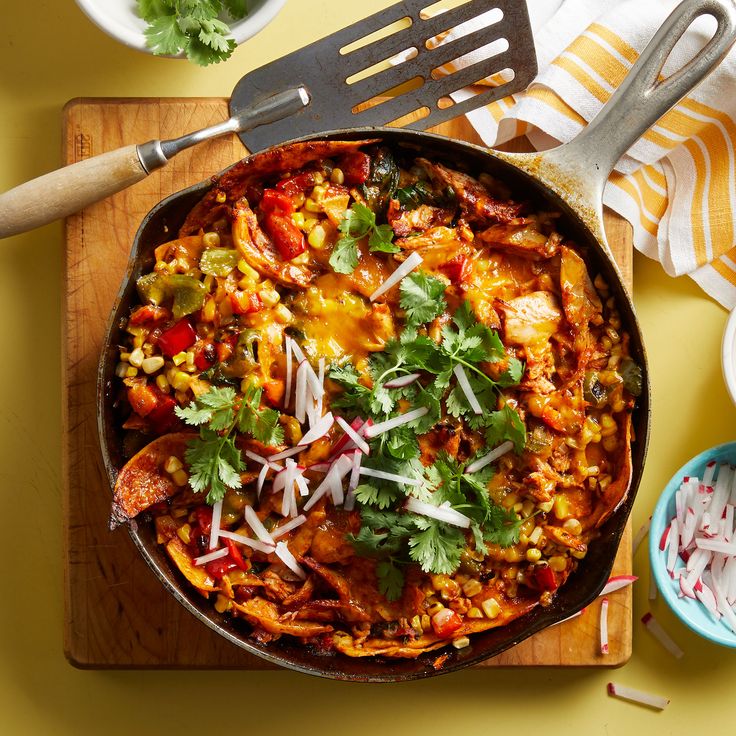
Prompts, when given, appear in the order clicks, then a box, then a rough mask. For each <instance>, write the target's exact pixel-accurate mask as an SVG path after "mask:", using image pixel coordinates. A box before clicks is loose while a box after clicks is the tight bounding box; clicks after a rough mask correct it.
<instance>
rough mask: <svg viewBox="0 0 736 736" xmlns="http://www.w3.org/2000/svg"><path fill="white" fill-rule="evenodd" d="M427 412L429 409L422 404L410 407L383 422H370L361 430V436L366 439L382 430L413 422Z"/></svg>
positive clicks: (380, 432) (382, 431)
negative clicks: (413, 407)
mask: <svg viewBox="0 0 736 736" xmlns="http://www.w3.org/2000/svg"><path fill="white" fill-rule="evenodd" d="M428 412H429V409H428V408H427V407H426V406H422V407H420V408H419V409H412V410H411V411H407V412H405V413H404V414H399V415H398V416H396V417H393V418H391V419H387V420H386V421H385V422H379V423H378V424H372V425H371V426H370V427H368V428H367V429H366V430H365V431H364V432H363V436H364V437H367V438H368V439H372V438H373V437H378V435H379V434H383V433H384V432H388V431H389V430H392V429H395V428H396V427H400V426H401V425H402V424H409V422H413V421H414V420H415V419H419V418H421V417H423V416H424V415H425V414H427V413H428Z"/></svg>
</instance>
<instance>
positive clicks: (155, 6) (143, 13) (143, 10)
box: [138, 0, 175, 23]
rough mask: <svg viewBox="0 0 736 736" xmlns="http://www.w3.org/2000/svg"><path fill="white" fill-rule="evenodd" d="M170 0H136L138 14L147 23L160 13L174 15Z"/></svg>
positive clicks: (160, 14)
mask: <svg viewBox="0 0 736 736" xmlns="http://www.w3.org/2000/svg"><path fill="white" fill-rule="evenodd" d="M174 12H175V10H174V5H173V2H172V0H138V15H140V17H141V18H143V20H145V21H148V22H149V23H150V22H152V21H154V20H156V18H159V17H160V16H162V15H174Z"/></svg>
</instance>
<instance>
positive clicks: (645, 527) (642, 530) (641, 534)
mask: <svg viewBox="0 0 736 736" xmlns="http://www.w3.org/2000/svg"><path fill="white" fill-rule="evenodd" d="M651 525H652V517H651V516H650V517H649V518H648V519H647V520H646V521H645V522H644V523H643V524H642V525H641V526H640V527H639V531H638V532H637V533H636V534H635V535H634V541H633V542H632V543H631V550H632V551H631V554H632V555H635V554H636V550H638V549H639V545H640V544H641V543H642V542H643V541H644V538H645V537H646V536H647V534H649V528H650V527H651Z"/></svg>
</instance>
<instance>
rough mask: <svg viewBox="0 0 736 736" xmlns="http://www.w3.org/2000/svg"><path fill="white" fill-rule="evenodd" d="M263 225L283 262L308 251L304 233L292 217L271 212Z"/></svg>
mask: <svg viewBox="0 0 736 736" xmlns="http://www.w3.org/2000/svg"><path fill="white" fill-rule="evenodd" d="M263 224H264V228H265V230H266V232H267V233H268V235H269V236H270V237H271V240H273V243H274V245H275V246H276V248H277V249H278V251H279V255H280V256H281V259H282V260H284V261H290V260H291V259H292V258H296V257H297V256H298V255H301V254H302V253H304V251H305V250H306V249H307V241H306V240H305V239H304V233H302V231H301V230H300V229H299V228H298V227H297V226H296V225H295V224H294V223H293V222H292V221H291V217H288V216H285V215H282V214H280V213H278V212H271V213H269V214H268V215H266V219H265V220H264V223H263Z"/></svg>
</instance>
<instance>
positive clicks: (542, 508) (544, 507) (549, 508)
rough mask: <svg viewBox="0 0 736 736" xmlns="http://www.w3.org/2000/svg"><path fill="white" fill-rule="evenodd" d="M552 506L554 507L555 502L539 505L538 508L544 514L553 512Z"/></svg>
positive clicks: (545, 502)
mask: <svg viewBox="0 0 736 736" xmlns="http://www.w3.org/2000/svg"><path fill="white" fill-rule="evenodd" d="M552 506H554V501H544V502H543V503H538V504H537V508H538V509H539V510H540V511H541V512H542V513H544V514H548V513H549V512H550V511H552Z"/></svg>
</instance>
